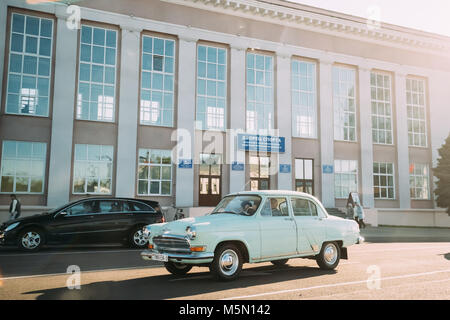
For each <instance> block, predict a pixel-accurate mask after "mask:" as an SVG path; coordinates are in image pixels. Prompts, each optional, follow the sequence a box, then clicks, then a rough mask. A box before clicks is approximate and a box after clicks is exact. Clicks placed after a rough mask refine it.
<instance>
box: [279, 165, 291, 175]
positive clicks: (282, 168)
mask: <svg viewBox="0 0 450 320" xmlns="http://www.w3.org/2000/svg"><path fill="white" fill-rule="evenodd" d="M280 173H291V165H290V164H280Z"/></svg>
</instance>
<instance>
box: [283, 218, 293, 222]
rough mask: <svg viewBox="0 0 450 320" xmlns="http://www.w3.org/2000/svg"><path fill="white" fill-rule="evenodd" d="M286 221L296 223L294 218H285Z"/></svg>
mask: <svg viewBox="0 0 450 320" xmlns="http://www.w3.org/2000/svg"><path fill="white" fill-rule="evenodd" d="M284 220H286V221H294V219H293V218H284Z"/></svg>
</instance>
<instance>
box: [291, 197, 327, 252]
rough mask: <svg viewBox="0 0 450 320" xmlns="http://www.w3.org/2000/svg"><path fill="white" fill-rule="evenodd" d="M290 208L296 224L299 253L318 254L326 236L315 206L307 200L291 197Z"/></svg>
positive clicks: (322, 221) (324, 225) (322, 220)
mask: <svg viewBox="0 0 450 320" xmlns="http://www.w3.org/2000/svg"><path fill="white" fill-rule="evenodd" d="M291 207H292V212H293V214H294V219H295V221H296V223H297V239H298V251H299V253H300V254H313V253H318V252H319V251H320V249H321V246H322V242H323V241H324V239H325V236H326V224H325V221H324V219H323V218H324V217H322V216H321V215H319V211H318V208H317V205H316V204H315V203H314V202H313V201H311V200H310V199H307V198H302V197H291Z"/></svg>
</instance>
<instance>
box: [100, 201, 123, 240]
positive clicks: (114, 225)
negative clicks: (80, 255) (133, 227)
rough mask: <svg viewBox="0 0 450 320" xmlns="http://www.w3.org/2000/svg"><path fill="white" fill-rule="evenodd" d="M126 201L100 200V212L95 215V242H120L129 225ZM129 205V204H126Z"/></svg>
mask: <svg viewBox="0 0 450 320" xmlns="http://www.w3.org/2000/svg"><path fill="white" fill-rule="evenodd" d="M124 205H125V203H124V201H122V200H117V199H105V200H98V212H97V214H96V215H95V216H94V219H93V224H94V225H95V230H93V232H94V239H93V242H96V243H104V242H120V241H121V240H122V238H123V237H124V233H125V231H126V230H127V226H128V221H127V220H128V217H127V215H126V213H127V212H126V211H125V209H124ZM126 207H128V205H126Z"/></svg>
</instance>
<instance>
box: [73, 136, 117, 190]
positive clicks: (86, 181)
mask: <svg viewBox="0 0 450 320" xmlns="http://www.w3.org/2000/svg"><path fill="white" fill-rule="evenodd" d="M76 146H86V151H87V150H88V147H89V146H96V147H100V155H102V154H103V148H104V147H110V148H112V159H111V161H102V160H89V155H87V159H83V160H77V158H76ZM87 152H88V151H87ZM114 152H115V149H114V146H113V145H97V144H88V143H74V146H73V168H72V175H73V178H72V189H71V193H72V195H100V196H102V195H112V194H113V188H114V185H113V182H114V155H115V154H114ZM77 162H83V163H86V164H89V163H92V162H94V163H107V164H111V176H110V177H107V178H102V176H101V175H100V174H98V175H97V176H95V177H89V176H87V175H86V173H85V175H84V176H83V177H81V178H83V179H84V180H85V182H84V189H85V192H75V181H76V179H77V178H78V176H76V175H75V170H76V164H77ZM93 178H96V180H97V182H98V185H97V187H98V188H100V187H101V180H102V179H109V180H110V192H109V193H104V192H88V191H87V184H88V180H89V179H93Z"/></svg>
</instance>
